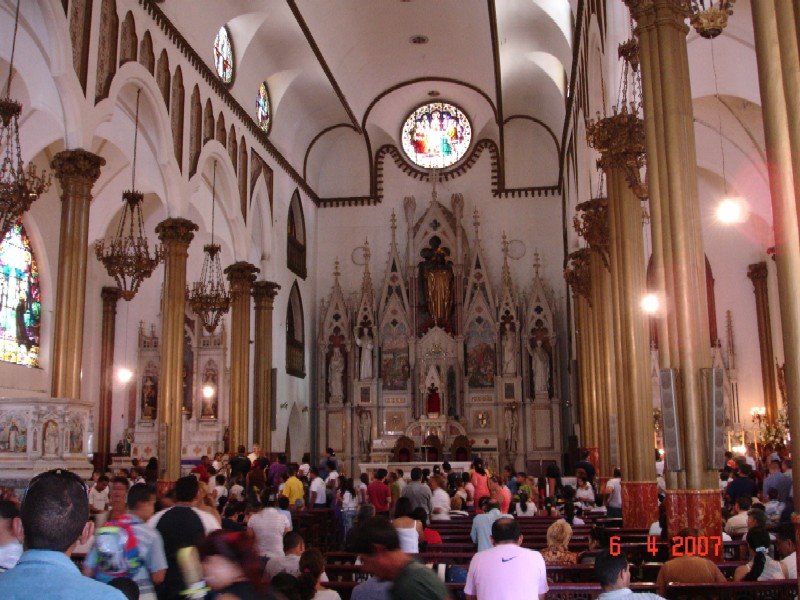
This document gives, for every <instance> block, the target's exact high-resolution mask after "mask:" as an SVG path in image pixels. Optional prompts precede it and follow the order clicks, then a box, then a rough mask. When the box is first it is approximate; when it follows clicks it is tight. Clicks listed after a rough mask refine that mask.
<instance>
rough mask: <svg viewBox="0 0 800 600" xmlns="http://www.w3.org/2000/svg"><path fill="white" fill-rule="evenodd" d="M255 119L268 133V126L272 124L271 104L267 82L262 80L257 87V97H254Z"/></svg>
mask: <svg viewBox="0 0 800 600" xmlns="http://www.w3.org/2000/svg"><path fill="white" fill-rule="evenodd" d="M256 120H257V121H258V125H259V126H260V127H261V129H263V130H264V131H266V132H267V133H269V128H270V126H271V125H272V106H271V104H270V101H269V89H268V88H267V82H266V81H265V82H263V83H262V84H261V85H260V86H259V87H258V97H256Z"/></svg>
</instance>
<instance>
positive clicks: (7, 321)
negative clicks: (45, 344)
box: [0, 220, 42, 367]
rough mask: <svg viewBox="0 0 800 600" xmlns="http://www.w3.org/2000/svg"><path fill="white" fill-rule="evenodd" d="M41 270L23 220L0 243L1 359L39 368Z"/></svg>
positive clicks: (13, 226) (14, 225)
mask: <svg viewBox="0 0 800 600" xmlns="http://www.w3.org/2000/svg"><path fill="white" fill-rule="evenodd" d="M41 313H42V304H41V297H40V295H39V269H38V267H37V265H36V259H35V258H34V256H33V251H32V249H31V241H30V239H29V238H28V235H27V233H26V232H25V228H24V227H23V226H22V221H21V220H18V221H17V222H16V223H14V224H13V225H12V226H11V229H9V231H8V233H7V234H6V236H5V238H4V239H3V240H2V243H0V360H2V361H3V362H10V363H13V364H17V365H23V366H26V367H38V366H39V324H40V319H41Z"/></svg>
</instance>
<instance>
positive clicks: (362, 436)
mask: <svg viewBox="0 0 800 600" xmlns="http://www.w3.org/2000/svg"><path fill="white" fill-rule="evenodd" d="M358 436H359V442H360V447H361V448H360V449H361V454H363V455H364V456H367V457H369V452H370V450H371V449H372V413H371V412H370V411H368V410H362V411H361V412H360V413H359V415H358Z"/></svg>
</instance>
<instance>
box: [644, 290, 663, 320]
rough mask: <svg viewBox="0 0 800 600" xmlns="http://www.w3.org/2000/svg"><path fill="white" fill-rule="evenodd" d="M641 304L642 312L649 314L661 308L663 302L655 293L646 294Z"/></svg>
mask: <svg viewBox="0 0 800 600" xmlns="http://www.w3.org/2000/svg"><path fill="white" fill-rule="evenodd" d="M639 306H641V308H642V312H644V313H646V314H648V315H654V314H655V313H657V312H658V311H659V309H660V308H661V302H660V301H659V300H658V296H656V295H655V294H645V295H644V296H643V297H642V301H641V302H640V303H639Z"/></svg>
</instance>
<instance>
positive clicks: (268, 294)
mask: <svg viewBox="0 0 800 600" xmlns="http://www.w3.org/2000/svg"><path fill="white" fill-rule="evenodd" d="M279 289H281V286H280V285H278V284H277V283H276V282H274V281H263V280H262V281H256V282H255V283H254V284H253V291H252V294H253V299H254V300H255V301H256V306H258V305H259V303H261V302H264V303H266V302H267V301H269V304H272V301H273V300H275V296H277V295H278V290H279Z"/></svg>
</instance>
